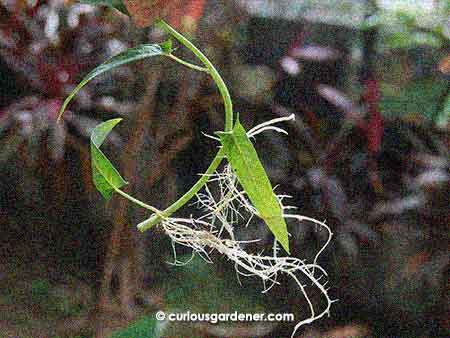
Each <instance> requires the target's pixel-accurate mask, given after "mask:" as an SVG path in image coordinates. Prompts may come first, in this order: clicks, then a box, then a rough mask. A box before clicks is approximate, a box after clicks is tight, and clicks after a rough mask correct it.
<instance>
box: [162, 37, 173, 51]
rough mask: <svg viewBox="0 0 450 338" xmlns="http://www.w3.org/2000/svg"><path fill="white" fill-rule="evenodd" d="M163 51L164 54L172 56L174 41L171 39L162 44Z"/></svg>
mask: <svg viewBox="0 0 450 338" xmlns="http://www.w3.org/2000/svg"><path fill="white" fill-rule="evenodd" d="M160 46H161V49H162V50H163V52H164V53H167V54H170V53H171V52H172V51H173V48H172V46H173V41H172V39H169V40H167V41H164V42H163V43H161V44H160Z"/></svg>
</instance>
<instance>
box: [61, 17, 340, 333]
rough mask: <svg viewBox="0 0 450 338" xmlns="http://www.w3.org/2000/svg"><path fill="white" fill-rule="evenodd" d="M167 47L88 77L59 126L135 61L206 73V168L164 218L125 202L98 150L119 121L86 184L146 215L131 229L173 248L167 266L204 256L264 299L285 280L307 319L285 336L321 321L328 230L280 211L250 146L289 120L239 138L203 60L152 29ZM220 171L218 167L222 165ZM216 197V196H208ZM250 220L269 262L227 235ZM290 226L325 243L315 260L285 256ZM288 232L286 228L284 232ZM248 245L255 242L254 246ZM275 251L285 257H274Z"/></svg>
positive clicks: (100, 130) (94, 155)
mask: <svg viewBox="0 0 450 338" xmlns="http://www.w3.org/2000/svg"><path fill="white" fill-rule="evenodd" d="M157 24H158V26H159V27H160V28H162V29H163V30H164V31H165V32H166V33H167V34H169V35H170V37H171V39H169V40H167V41H166V42H163V43H159V44H147V45H140V46H138V47H135V48H131V49H128V50H126V51H125V52H123V53H120V54H118V55H116V56H114V57H112V58H110V59H109V60H107V61H106V62H104V63H103V64H101V65H100V66H98V67H97V68H95V69H94V70H93V71H91V72H90V73H89V74H88V75H87V76H86V77H85V78H84V79H83V80H82V81H81V82H80V83H79V84H78V85H77V86H76V88H75V89H74V90H73V92H72V93H71V94H70V95H69V96H68V97H67V99H66V100H65V102H64V104H63V105H62V107H61V110H60V114H59V118H61V116H62V115H63V113H64V111H65V109H66V107H67V106H68V104H69V103H70V101H71V100H72V99H73V97H74V96H75V95H76V94H77V92H78V91H79V90H80V89H81V88H83V87H84V86H85V85H86V84H87V83H88V82H89V81H91V80H92V79H94V78H95V77H96V76H98V75H100V74H102V73H104V72H107V71H109V70H111V69H113V68H115V67H118V66H121V65H124V64H127V63H130V62H133V61H137V60H141V59H144V58H148V57H156V56H160V57H165V58H168V59H170V60H172V61H175V62H177V63H179V64H181V65H183V66H184V67H188V68H190V69H192V70H194V71H199V72H203V73H206V74H207V75H209V76H211V77H212V79H213V81H214V82H215V84H216V86H217V88H218V90H219V92H220V94H221V96H222V99H223V104H224V110H225V127H224V130H223V131H219V132H216V135H215V136H211V135H208V137H210V138H212V139H214V140H216V141H217V142H219V150H218V152H217V154H216V156H215V157H214V158H213V160H212V161H211V163H210V164H209V167H208V168H207V170H206V171H205V173H203V174H202V175H201V177H200V178H199V180H198V181H197V182H196V183H195V184H194V185H193V186H192V187H191V188H190V189H189V190H188V191H187V192H186V193H185V194H184V195H182V196H181V197H180V198H179V199H178V200H176V201H175V202H173V203H172V204H171V205H170V206H168V207H167V208H165V209H164V210H159V209H157V208H155V207H154V206H151V205H149V204H147V203H145V202H143V201H140V200H138V199H136V198H134V197H133V196H131V195H129V194H127V193H126V192H125V191H124V190H123V187H124V186H126V184H127V182H126V180H125V179H124V178H123V177H122V176H121V175H120V173H119V172H118V170H117V169H116V168H115V167H114V166H113V164H112V163H111V162H110V161H109V159H108V158H107V157H106V156H105V154H104V153H103V152H102V151H101V150H100V147H101V145H102V143H103V142H104V140H105V139H106V137H107V136H108V134H109V133H110V132H111V131H112V129H113V128H114V127H115V126H116V125H117V124H118V123H119V122H120V121H121V119H118V118H116V119H111V120H108V121H106V122H103V123H101V124H99V125H98V126H97V127H96V128H95V129H94V130H93V132H92V135H91V164H92V177H93V181H94V184H95V186H96V188H97V189H98V191H99V192H100V193H101V194H102V196H103V197H104V198H105V199H106V200H109V199H110V198H111V197H112V195H113V194H114V193H116V194H119V195H121V196H122V197H124V198H126V199H128V200H129V201H131V202H132V203H135V204H136V205H138V206H140V207H142V208H145V209H147V210H149V211H150V212H151V215H150V217H149V218H148V219H146V220H144V221H142V222H141V223H139V224H138V225H137V228H138V229H139V230H140V231H146V230H149V229H151V228H152V227H154V226H159V227H160V228H162V230H163V231H164V233H165V234H166V235H168V236H169V237H170V238H171V240H172V243H173V248H174V254H175V263H177V264H181V262H179V261H178V260H177V259H176V245H181V246H185V247H189V248H192V250H193V255H194V254H195V253H197V254H199V255H200V256H201V257H203V258H204V259H205V260H207V261H210V262H211V261H212V260H211V258H210V257H209V255H210V253H211V249H212V250H215V251H217V252H218V253H220V254H222V255H224V256H226V257H227V258H228V259H229V260H230V261H232V262H233V263H234V264H235V268H236V271H237V273H238V274H241V275H245V276H257V277H260V278H261V279H262V281H263V284H264V291H263V292H267V291H269V290H270V288H271V287H272V286H274V285H275V284H278V283H279V282H278V280H277V278H278V276H279V275H281V274H287V275H288V276H290V277H291V278H292V279H293V280H294V282H295V283H296V284H297V285H298V288H299V291H300V294H302V295H303V297H304V298H305V300H306V302H307V304H308V307H309V313H310V315H309V317H307V318H306V319H302V320H300V321H299V322H298V324H296V326H295V328H294V330H293V333H292V336H294V334H295V332H296V331H297V329H298V328H299V327H300V326H301V325H303V324H307V323H311V322H313V321H314V320H316V319H319V318H321V317H323V316H324V315H325V314H329V310H330V306H331V304H332V303H333V302H334V300H332V299H331V298H330V296H329V294H328V289H327V288H326V287H325V285H326V282H325V281H324V280H323V279H325V277H326V276H327V273H326V271H325V270H324V269H323V268H322V267H321V266H320V265H319V264H318V258H319V256H320V254H321V253H322V252H323V251H324V250H325V248H326V246H327V245H328V244H329V242H330V240H331V236H332V233H331V230H330V228H329V227H328V226H327V225H326V224H325V223H324V222H320V221H317V220H315V219H312V218H309V217H305V216H301V215H298V214H296V213H295V209H296V208H295V207H293V206H288V205H285V203H284V201H285V200H286V199H287V198H288V196H286V195H282V194H276V193H275V192H274V189H273V187H272V185H271V183H270V180H269V178H268V176H267V174H266V172H265V170H264V167H263V165H262V164H261V162H260V160H259V158H258V154H257V152H256V150H255V148H254V146H253V143H252V140H251V139H255V140H256V139H257V135H258V134H259V133H261V132H266V131H275V132H280V133H285V134H287V133H286V131H285V130H283V129H282V128H280V127H279V126H276V124H278V123H281V122H285V121H289V120H291V119H293V118H294V117H293V115H292V116H289V117H282V118H276V119H273V120H270V121H267V122H264V123H262V124H260V125H258V126H256V127H254V128H252V129H250V130H249V131H246V130H245V129H244V127H243V126H242V124H241V123H240V121H239V116H238V114H237V113H235V112H234V111H233V104H232V100H231V97H230V94H229V91H228V89H227V86H226V84H225V82H224V81H223V79H222V77H221V76H220V74H219V72H218V71H217V70H216V68H215V67H214V66H213V64H212V63H211V62H210V60H209V59H208V58H207V57H206V56H205V55H204V54H203V53H202V52H201V51H200V50H199V49H198V48H197V47H195V46H194V45H193V44H192V43H191V42H190V41H189V40H188V39H186V38H185V37H184V36H183V35H181V34H180V33H179V32H177V31H176V30H175V29H174V28H173V27H171V26H170V25H169V24H167V23H166V22H164V21H163V20H159V21H158V23H157ZM172 39H174V40H176V41H177V42H178V43H179V44H181V45H182V46H184V47H185V48H187V49H189V50H190V51H191V52H192V53H193V54H194V55H195V57H196V58H197V59H198V60H199V62H200V63H201V64H200V65H198V64H194V63H191V62H188V61H185V60H183V59H181V58H179V57H177V56H176V55H175V54H174V53H175V51H176V49H175V48H174V47H173V42H172ZM225 160H226V161H227V162H228V163H225V164H224V165H221V164H222V162H225ZM215 191H218V193H214V192H215ZM193 199H196V202H197V203H196V205H197V207H198V208H199V209H200V210H201V211H203V213H202V216H200V217H197V218H193V217H191V218H179V217H174V214H175V213H176V211H178V210H179V209H180V208H182V207H183V206H185V205H186V204H187V203H189V202H191V201H192V200H193ZM254 217H258V218H260V219H262V220H263V221H264V222H265V224H266V225H267V226H268V228H269V229H270V231H271V232H272V234H273V235H274V244H273V250H272V252H271V253H270V254H268V253H261V254H252V253H248V252H246V251H245V250H244V249H243V248H242V244H243V242H241V241H239V240H237V239H236V238H235V229H236V227H238V226H245V225H246V224H248V223H249V222H250V220H252V219H253V218H254ZM287 221H291V222H297V223H299V224H297V226H305V225H304V224H307V223H309V224H313V225H315V226H318V227H319V229H321V230H323V231H325V232H326V233H327V236H326V240H325V241H324V243H323V245H322V246H321V248H320V249H319V250H318V252H317V253H316V255H315V257H314V259H313V261H311V262H307V261H306V260H301V259H299V258H296V257H291V256H289V251H290V250H289V233H288V224H287V223H288V222H287ZM290 225H291V226H293V225H292V224H290ZM254 240H255V241H257V240H258V239H257V238H255V239H254ZM281 248H282V249H283V250H284V251H285V253H286V254H281V252H280V250H281ZM310 289H315V290H317V291H318V292H319V293H320V294H321V295H322V296H323V298H324V299H325V301H326V306H325V307H324V308H322V309H320V310H318V309H317V307H318V306H317V305H316V304H314V303H313V301H312V299H311V297H310V296H309V294H310V292H312V291H311V290H310Z"/></svg>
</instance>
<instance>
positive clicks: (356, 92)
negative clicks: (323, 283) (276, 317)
mask: <svg viewBox="0 0 450 338" xmlns="http://www.w3.org/2000/svg"><path fill="white" fill-rule="evenodd" d="M87 2H90V3H102V4H105V3H107V4H110V5H111V4H112V5H113V6H116V7H118V8H119V9H120V10H121V11H122V12H127V10H126V7H125V6H124V4H125V5H126V4H127V1H124V2H121V1H120V0H117V1H104V2H103V1H95V0H89V1H87ZM145 4H146V5H147V6H148V8H150V9H151V11H150V13H152V14H154V15H155V16H163V17H164V18H165V19H166V20H168V21H169V23H171V24H173V25H175V26H176V27H178V29H180V30H181V31H182V32H184V33H185V34H186V35H188V36H189V37H190V38H191V39H192V40H193V41H194V42H195V44H197V45H198V46H199V47H200V48H201V49H202V50H203V51H204V52H205V53H206V54H207V55H208V57H209V58H210V59H211V60H212V61H213V63H214V64H215V65H216V67H217V69H218V70H219V71H220V73H221V74H222V75H223V77H224V79H225V81H226V83H227V84H228V85H229V89H230V91H231V94H232V97H233V100H234V105H235V111H237V112H240V118H241V120H242V122H243V124H244V125H245V126H246V127H247V128H250V127H252V126H254V125H256V124H258V123H261V122H263V121H265V120H268V119H271V118H274V117H281V116H287V115H289V114H295V116H296V120H295V121H294V122H289V123H286V125H285V127H286V129H287V130H288V131H289V136H288V137H286V136H284V135H281V134H277V133H266V134H263V135H261V138H259V139H258V143H257V145H256V147H257V150H258V153H259V154H260V157H261V159H262V161H263V164H264V166H265V168H266V170H267V172H268V174H269V176H270V178H271V181H272V183H273V184H274V185H277V186H278V188H277V189H280V190H282V191H285V192H286V193H288V194H290V195H291V196H292V203H293V204H296V205H298V206H299V212H300V213H301V214H304V215H306V216H309V217H314V218H318V219H326V220H327V224H328V225H329V226H330V227H331V229H332V231H333V233H334V237H333V240H332V242H331V244H330V246H329V247H328V248H327V250H326V251H325V252H324V254H323V256H322V258H321V261H320V263H321V264H322V265H323V266H324V267H325V268H326V269H327V271H328V273H329V284H328V285H329V286H330V294H331V296H332V297H333V298H335V299H339V302H337V303H334V304H333V306H332V309H331V315H330V317H329V318H324V319H322V320H320V321H317V322H315V323H313V324H311V325H307V326H305V327H303V328H301V329H300V330H299V331H298V333H297V335H296V337H298V338H301V337H304V338H305V337H308V338H311V337H317V338H320V337H333V338H337V337H343V338H344V337H346V338H349V337H377V338H379V337H386V338H393V337H396V338H397V337H398V338H412V337H414V338H415V337H417V338H419V337H424V338H425V337H427V338H435V337H447V334H448V332H449V329H450V327H449V322H448V316H449V288H448V279H449V257H448V242H449V237H448V233H449V225H450V212H449V200H450V198H449V197H450V194H449V178H450V173H449V146H450V134H449V117H450V94H449V88H450V86H449V81H450V4H449V2H448V1H447V0H427V1H410V0H395V1H393V0H392V1H388V0H366V1H351V0H344V1H333V0H316V1H308V0H304V1H303V0H296V1H294V0H279V1H269V0H234V1H209V0H206V1H205V0H189V1H188V0H186V1H182V0H176V1H166V2H163V1H147V2H146V3H145ZM128 14H130V13H128ZM131 14H132V16H133V13H131ZM135 14H136V13H135ZM136 24H138V25H136ZM164 39H165V36H164V35H163V33H162V32H161V31H160V30H158V29H157V28H154V27H153V26H152V25H151V20H150V18H148V17H147V19H145V18H142V17H141V18H140V17H139V16H138V15H134V18H133V19H130V18H129V17H128V16H127V15H126V14H122V13H121V12H120V11H118V10H117V9H114V8H113V7H111V6H104V5H100V6H94V5H90V4H87V3H79V2H75V1H63V0H48V1H39V0H0V285H1V287H0V337H2V338H3V337H8V338H13V337H14V338H16V337H21V338H23V337H33V338H37V337H39V338H41V337H93V336H95V337H116V338H117V337H132V338H144V337H152V338H156V337H177V338H179V337H196V338H199V337H213V336H214V337H217V336H219V334H218V332H219V331H220V332H222V335H221V336H222V337H278V338H280V337H290V335H291V332H292V329H293V327H294V325H293V324H292V323H290V324H289V323H277V324H274V323H270V324H268V323H264V322H263V323H256V324H255V323H244V322H241V323H221V324H217V325H208V324H205V323H171V324H169V325H166V326H164V328H161V327H160V326H157V325H156V324H155V321H154V317H153V316H154V313H155V311H157V310H159V309H165V310H167V311H187V310H190V311H191V312H233V311H239V312H266V313H269V312H292V313H294V314H295V315H296V318H299V320H298V321H300V319H301V318H304V317H306V316H307V315H308V313H307V312H306V311H307V307H306V303H305V300H304V298H302V297H301V296H300V295H298V297H297V296H296V295H297V294H298V292H297V290H296V287H295V285H293V284H291V283H290V282H289V281H288V280H285V281H284V280H281V281H282V283H281V284H280V285H279V286H277V287H275V288H274V289H273V290H272V291H271V292H270V293H267V294H261V290H262V289H263V286H262V285H261V283H260V281H259V280H255V279H252V278H247V279H241V283H242V285H240V284H239V283H238V280H237V278H236V273H235V271H234V267H233V266H231V264H230V263H229V262H227V261H225V260H224V259H222V258H221V257H220V255H212V256H213V257H214V260H215V262H216V264H213V265H211V264H207V263H205V262H204V261H202V260H201V259H198V258H195V259H194V260H193V261H192V262H190V263H189V264H187V265H186V266H184V267H173V266H171V265H170V264H168V262H170V261H171V260H173V254H172V248H171V244H170V242H169V240H168V239H167V238H166V237H165V236H164V234H162V233H161V232H159V231H158V229H157V228H155V229H153V230H151V231H149V232H148V233H144V234H141V233H139V232H138V231H137V230H136V227H135V225H136V224H137V223H139V222H140V221H142V220H143V219H145V218H146V217H148V216H149V215H148V214H146V213H145V212H144V211H142V210H140V209H138V208H136V207H135V206H133V205H131V204H130V203H129V202H127V201H125V200H122V199H120V198H119V197H114V198H113V200H112V201H110V202H109V203H106V202H104V201H103V200H102V199H101V196H100V194H99V193H98V192H97V191H96V190H95V188H94V186H93V183H92V180H91V170H90V158H89V156H90V155H89V136H90V132H91V131H92V129H93V127H95V126H96V124H98V123H100V121H104V120H106V119H109V118H112V117H123V118H124V121H123V122H122V123H121V126H120V127H118V128H116V130H115V132H114V133H112V134H111V137H109V138H108V140H107V142H106V143H105V152H106V153H107V154H108V157H109V158H110V159H111V160H112V161H113V163H115V165H116V166H117V167H118V168H119V170H120V172H121V173H122V175H123V176H124V177H125V178H126V179H127V180H128V181H129V182H130V184H129V185H128V186H127V188H126V190H127V192H129V193H131V194H132V195H134V196H136V197H138V198H140V199H142V200H144V201H146V202H148V203H149V204H151V205H154V206H156V207H158V208H163V207H165V206H168V205H169V204H170V202H171V201H173V200H175V199H176V198H177V197H178V196H180V195H181V194H182V193H183V192H184V191H186V190H187V189H188V188H189V187H190V185H191V184H192V183H194V182H195V180H196V178H197V177H198V176H197V174H198V173H201V172H203V171H204V170H205V169H206V168H207V166H208V163H209V161H210V160H211V159H212V157H213V154H214V152H215V150H216V147H217V144H215V143H214V141H212V140H211V139H208V138H206V137H204V135H203V134H202V132H205V133H209V134H212V133H213V132H214V131H216V130H220V129H222V128H223V107H222V103H221V98H220V96H219V94H218V92H217V90H216V89H215V87H214V84H213V83H212V81H211V79H209V78H207V77H206V76H205V75H204V74H201V73H195V72H193V71H191V70H187V69H184V68H182V67H181V66H179V65H176V64H175V63H173V62H170V61H167V60H161V59H154V60H144V61H140V62H136V63H134V64H130V65H127V66H122V67H119V68H116V69H114V70H113V71H111V72H109V73H106V74H104V75H102V76H100V77H98V78H96V79H95V80H93V81H92V82H91V83H90V84H89V85H88V86H86V87H85V88H84V89H83V90H82V91H81V92H80V93H79V94H78V95H77V96H76V98H75V100H74V102H73V103H72V104H71V105H70V107H69V111H67V112H66V113H65V115H64V118H63V121H62V122H61V123H56V116H57V113H58V110H59V108H60V106H61V104H62V102H63V100H64V98H65V97H66V96H67V95H68V94H69V93H70V91H71V90H72V89H73V88H74V86H75V85H76V84H77V83H78V82H79V81H80V80H81V79H82V78H83V76H84V75H86V74H87V73H88V72H89V70H91V69H92V68H94V67H95V66H96V65H98V64H100V63H101V62H103V61H104V60H106V59H107V58H108V57H110V56H113V55H115V54H117V53H119V52H121V51H124V50H125V49H126V48H129V47H132V46H135V45H137V44H141V43H149V42H154V41H156V42H161V41H163V40H164ZM177 55H179V56H182V57H184V58H187V59H192V56H191V55H190V54H189V52H188V51H186V50H183V49H182V48H179V49H178V50H177ZM194 209H195V208H194V207H193V206H190V207H186V208H185V209H183V210H182V211H181V212H180V213H179V215H189V214H191V213H195V210H194ZM289 231H290V232H291V234H292V237H291V243H290V245H291V248H292V254H293V255H295V256H297V257H300V258H306V259H311V258H312V255H313V254H314V251H315V250H316V249H317V246H318V245H319V244H320V243H321V240H323V239H322V237H321V233H320V232H318V231H316V230H315V229H311V228H310V227H306V226H305V227H302V226H296V227H293V226H290V228H289ZM239 237H240V238H242V239H246V238H256V237H257V238H261V239H262V240H261V241H260V242H258V244H252V245H251V246H248V247H247V248H246V249H248V250H250V251H252V252H259V251H261V250H263V249H266V250H267V249H268V248H270V245H271V243H272V241H273V239H272V238H271V235H270V233H269V232H268V231H267V230H266V228H265V226H264V224H263V223H259V224H253V225H252V226H251V227H249V228H244V227H241V228H240V229H239ZM178 254H179V255H180V257H182V255H186V259H188V258H189V257H190V253H189V252H188V251H183V249H182V248H180V250H179V252H178ZM315 301H317V304H319V305H320V299H315Z"/></svg>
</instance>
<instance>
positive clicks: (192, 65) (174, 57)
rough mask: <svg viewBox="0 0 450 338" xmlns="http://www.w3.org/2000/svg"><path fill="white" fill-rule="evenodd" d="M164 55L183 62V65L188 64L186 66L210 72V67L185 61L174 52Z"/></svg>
mask: <svg viewBox="0 0 450 338" xmlns="http://www.w3.org/2000/svg"><path fill="white" fill-rule="evenodd" d="M164 55H165V56H167V57H169V58H171V59H172V60H174V61H176V62H178V63H181V64H182V65H183V66H186V67H188V68H191V69H194V70H198V71H199V72H205V73H208V74H209V69H208V68H205V67H200V66H197V65H194V64H192V63H190V62H187V61H184V60H182V59H180V58H179V57H177V56H175V55H173V54H169V53H165V54H164Z"/></svg>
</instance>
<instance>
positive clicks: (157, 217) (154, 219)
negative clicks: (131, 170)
mask: <svg viewBox="0 0 450 338" xmlns="http://www.w3.org/2000/svg"><path fill="white" fill-rule="evenodd" d="M223 158H224V151H223V148H221V149H220V150H219V151H218V152H217V155H216V157H214V159H213V160H212V162H211V164H210V165H209V167H208V169H207V170H206V172H205V173H204V174H202V175H201V178H200V179H199V180H198V181H197V182H196V183H195V184H194V185H193V186H192V187H191V189H189V190H188V191H187V192H186V193H185V194H184V195H183V196H181V197H180V198H179V199H178V200H177V201H176V202H174V203H172V204H171V205H170V206H169V207H168V208H166V209H165V210H164V211H162V212H160V213H155V214H154V215H152V216H151V217H150V218H149V219H147V220H145V221H143V222H141V223H139V224H138V225H137V228H138V229H139V230H140V231H145V230H148V229H150V228H151V227H152V226H154V225H155V224H157V223H159V222H160V221H162V219H163V218H165V217H169V216H170V215H171V214H173V213H174V212H175V211H177V210H178V209H180V208H181V207H182V206H183V205H185V204H186V203H187V202H189V201H190V200H191V198H192V197H194V196H195V195H196V194H197V193H198V192H199V190H200V189H201V188H203V186H204V185H205V184H206V182H207V181H208V179H209V176H210V175H211V174H213V173H214V171H216V169H217V167H218V166H219V165H220V163H221V162H222V159H223Z"/></svg>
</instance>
